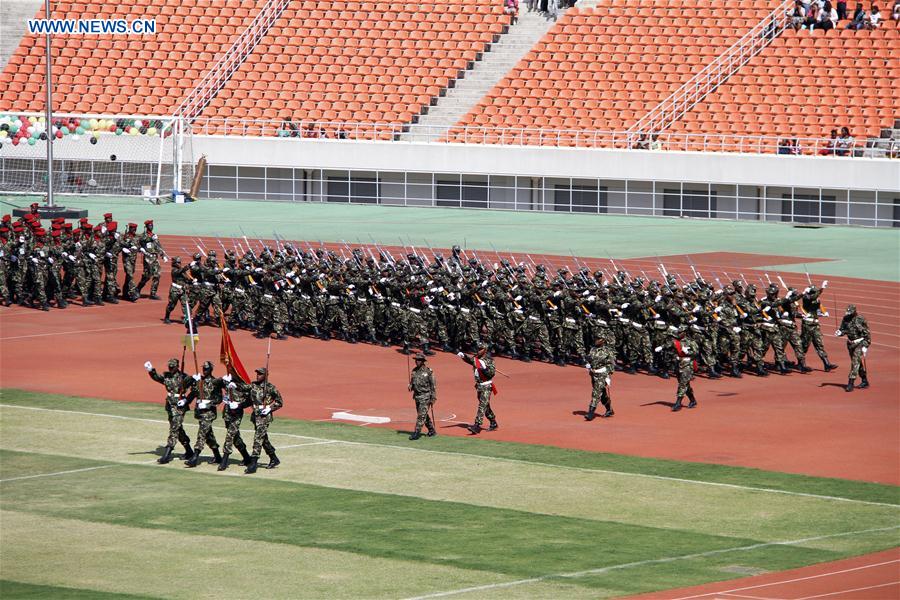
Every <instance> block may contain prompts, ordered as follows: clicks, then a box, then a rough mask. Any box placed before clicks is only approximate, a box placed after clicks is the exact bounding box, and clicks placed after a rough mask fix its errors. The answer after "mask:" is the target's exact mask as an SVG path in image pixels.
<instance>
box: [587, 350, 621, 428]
mask: <svg viewBox="0 0 900 600" xmlns="http://www.w3.org/2000/svg"><path fill="white" fill-rule="evenodd" d="M585 368H587V370H588V373H590V374H591V404H590V405H589V406H588V411H587V414H586V415H584V418H585V420H587V421H593V420H594V412H595V411H596V410H597V404H598V403H602V404H603V408H605V409H606V412H605V413H603V414H602V415H601V416H602V417H611V416H613V415H614V414H616V413H614V412H613V409H612V398H610V396H609V385H610V383H612V374H613V371H615V368H616V352H615V348H612V347H610V346H609V345H608V344H607V340H606V337H605V336H604V335H603V334H600V333H598V334H597V335H596V336H595V339H594V347H593V348H591V351H590V353H589V354H588V362H587V364H585Z"/></svg>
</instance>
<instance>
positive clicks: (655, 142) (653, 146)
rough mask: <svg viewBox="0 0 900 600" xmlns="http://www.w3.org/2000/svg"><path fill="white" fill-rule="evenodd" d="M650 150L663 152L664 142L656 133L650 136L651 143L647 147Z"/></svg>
mask: <svg viewBox="0 0 900 600" xmlns="http://www.w3.org/2000/svg"><path fill="white" fill-rule="evenodd" d="M647 149H648V150H662V142H660V141H659V134H657V133H654V134H652V135H651V136H650V143H649V144H648V145H647Z"/></svg>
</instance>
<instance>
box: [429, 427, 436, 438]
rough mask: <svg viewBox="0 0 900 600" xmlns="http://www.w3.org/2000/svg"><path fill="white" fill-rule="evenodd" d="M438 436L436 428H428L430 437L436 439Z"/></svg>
mask: <svg viewBox="0 0 900 600" xmlns="http://www.w3.org/2000/svg"><path fill="white" fill-rule="evenodd" d="M436 435H437V430H435V428H434V426H433V425H432V426H431V427H429V428H428V437H434V436H436Z"/></svg>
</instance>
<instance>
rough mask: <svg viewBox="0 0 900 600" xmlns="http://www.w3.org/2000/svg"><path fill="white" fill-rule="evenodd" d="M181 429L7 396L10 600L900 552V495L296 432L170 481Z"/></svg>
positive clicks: (396, 585) (778, 566)
mask: <svg viewBox="0 0 900 600" xmlns="http://www.w3.org/2000/svg"><path fill="white" fill-rule="evenodd" d="M191 421H192V417H191V418H189V419H188V420H187V421H186V422H187V423H191ZM217 424H221V421H217ZM247 426H248V427H249V423H247ZM166 430H167V428H166V424H165V417H164V414H163V411H162V409H161V407H159V406H154V405H145V404H123V403H116V402H109V401H102V400H91V399H83V398H67V397H63V396H47V395H39V394H32V393H26V392H18V391H13V390H5V391H3V392H2V400H0V523H2V528H0V536H2V539H0V541H2V551H0V559H2V562H0V565H2V569H0V579H2V580H3V581H2V583H0V594H2V595H3V597H4V598H18V597H38V598H39V597H48V598H49V597H53V598H61V597H63V598H65V597H71V598H87V597H91V598H95V597H96V598H105V597H106V596H104V594H110V595H115V594H127V596H125V597H134V598H146V597H153V598H234V597H240V598H243V597H251V596H259V595H260V594H262V595H264V596H265V597H267V598H282V597H283V598H288V597H299V596H302V597H305V598H316V597H318V598H324V597H328V598H411V597H423V596H424V597H428V596H430V595H435V594H441V595H444V594H445V593H450V594H448V595H451V597H463V598H465V597H470V598H475V597H478V598H482V597H496V598H549V597H554V598H559V597H567V598H570V597H571V598H579V597H592V598H596V597H609V596H617V595H624V594H630V593H638V592H645V591H652V590H658V589H666V588H672V587H679V586H685V585H694V584H699V583H706V582H710V581H717V580H723V579H729V578H733V577H735V576H736V575H735V573H736V572H740V570H742V569H744V570H751V569H752V570H755V571H757V572H758V571H776V570H783V569H788V568H794V567H799V566H803V565H807V564H812V563H816V562H822V561H829V560H836V559H839V558H845V557H848V556H852V555H857V554H862V553H866V552H872V551H877V550H883V549H887V548H891V547H893V546H896V545H897V544H898V542H900V490H898V488H896V487H893V486H885V485H876V484H867V483H862V482H851V481H842V480H831V479H820V478H813V477H802V476H794V475H786V474H779V473H767V472H762V471H756V470H753V469H741V468H732V467H723V466H716V465H701V464H689V463H677V462H672V461H662V460H651V459H638V458H632V457H623V456H616V455H608V454H597V453H589V452H579V451H572V450H563V449H557V448H548V447H540V446H529V445H523V444H509V443H498V442H489V441H486V440H472V439H460V438H447V437H438V438H434V439H428V440H420V441H419V442H409V441H408V440H406V438H405V436H401V435H398V434H397V433H396V432H393V431H390V430H385V429H369V428H360V427H356V426H349V425H336V424H331V423H310V422H302V421H290V420H287V419H279V420H276V422H275V425H274V427H273V429H272V433H273V435H272V439H273V443H275V445H276V447H278V448H279V456H280V457H281V459H282V466H281V467H279V468H278V469H274V470H272V471H266V470H263V471H260V472H259V473H257V474H256V475H254V476H245V475H243V472H242V469H240V468H239V467H238V466H237V465H234V466H233V467H232V468H231V469H229V470H228V471H227V472H225V473H217V472H215V469H214V467H213V466H212V465H206V464H203V465H201V466H200V467H198V468H197V469H192V470H188V469H184V468H183V466H182V464H181V463H180V462H179V461H176V462H174V463H172V464H170V465H167V466H159V465H156V464H155V459H156V457H157V455H158V453H159V451H160V449H159V444H160V442H162V441H164V439H165V435H166ZM188 433H189V434H190V435H192V436H193V435H194V434H195V433H196V425H195V424H194V423H191V424H190V426H189V427H188ZM216 433H217V435H218V436H219V438H220V441H221V437H222V435H223V431H222V430H221V429H220V428H219V429H217V431H216ZM244 437H245V439H252V433H251V432H250V431H249V429H247V430H246V431H245V434H244Z"/></svg>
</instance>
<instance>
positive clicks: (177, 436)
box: [144, 358, 194, 465]
mask: <svg viewBox="0 0 900 600" xmlns="http://www.w3.org/2000/svg"><path fill="white" fill-rule="evenodd" d="M144 368H145V369H147V372H148V373H150V379H152V380H153V381H155V382H157V383H161V384H162V385H164V386H165V388H166V416H167V417H168V418H169V437H168V439H167V440H166V448H165V450H164V451H163V455H162V456H161V457H160V459H159V460H158V461H157V462H158V463H159V464H161V465H164V464H166V463H167V462H170V461H171V460H172V450H173V449H174V448H175V442H176V441H178V442H180V443H181V445H182V446H184V459H185V460H191V459H192V458H193V457H194V451H193V450H192V449H191V438H189V437H188V435H187V434H186V433H185V432H184V426H183V425H184V413H186V412H187V411H188V410H189V409H190V404H191V401H190V399H189V398H188V397H187V396H186V392H187V391H188V389H189V388H190V382H191V378H190V377H189V376H188V375H187V374H186V373H184V372H183V371H182V370H181V368H180V363H179V362H178V359H177V358H172V359H169V370H168V371H166V372H165V373H163V374H162V375H160V374H159V373H157V372H156V369H154V368H153V365H152V364H150V361H147V362H145V363H144Z"/></svg>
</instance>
